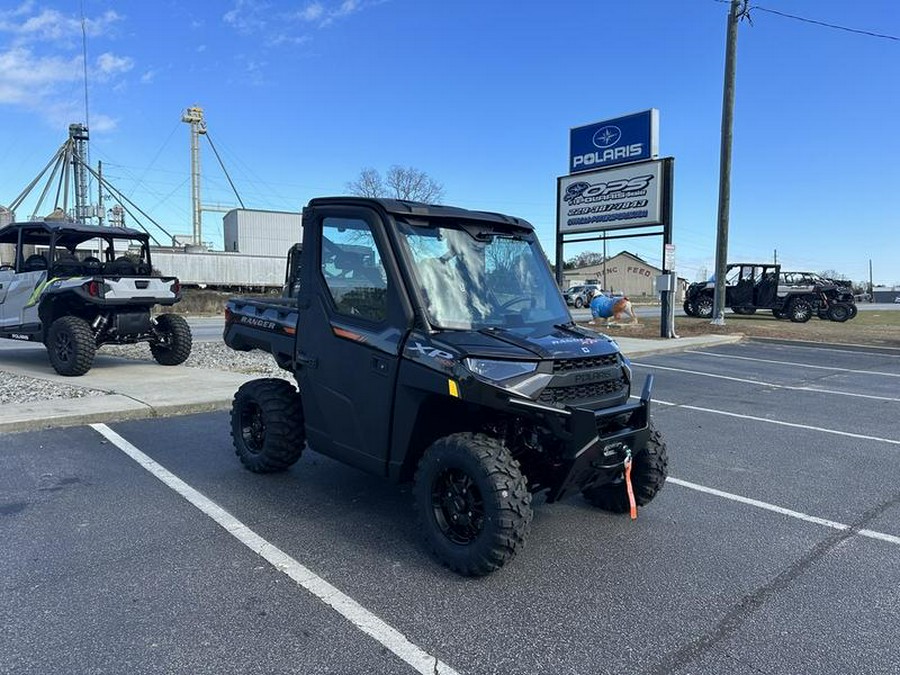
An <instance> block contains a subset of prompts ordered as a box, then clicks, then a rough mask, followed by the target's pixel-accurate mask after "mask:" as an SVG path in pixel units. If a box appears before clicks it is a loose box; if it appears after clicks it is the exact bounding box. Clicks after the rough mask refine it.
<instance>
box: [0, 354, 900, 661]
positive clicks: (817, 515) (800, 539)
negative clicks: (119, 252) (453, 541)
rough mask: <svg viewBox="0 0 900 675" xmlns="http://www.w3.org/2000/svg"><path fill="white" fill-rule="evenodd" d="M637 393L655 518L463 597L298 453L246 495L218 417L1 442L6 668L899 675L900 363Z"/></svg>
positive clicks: (780, 365)
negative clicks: (649, 397)
mask: <svg viewBox="0 0 900 675" xmlns="http://www.w3.org/2000/svg"><path fill="white" fill-rule="evenodd" d="M635 372H636V375H637V378H638V381H639V382H640V381H641V380H642V379H643V376H644V375H646V374H649V373H653V374H654V376H655V380H656V385H655V389H654V398H655V399H656V405H655V408H654V420H655V423H656V425H657V427H658V428H659V429H660V430H661V431H662V433H663V434H664V436H665V439H666V441H667V442H668V445H669V454H670V474H671V479H670V481H669V483H668V484H667V485H666V487H665V488H664V489H663V491H662V492H661V493H660V495H659V496H658V498H657V499H656V500H655V501H654V502H653V503H652V504H650V505H649V506H647V507H646V508H644V509H642V510H641V512H640V516H639V518H638V519H637V521H634V522H632V521H630V520H629V519H628V518H627V517H622V516H613V515H609V514H606V513H603V512H599V511H596V510H594V509H592V508H591V507H589V506H588V505H587V504H586V503H585V502H583V501H582V500H581V499H580V498H577V497H576V498H572V499H569V500H566V501H564V502H563V503H561V504H554V505H546V504H538V506H537V508H536V511H535V519H534V523H533V525H532V528H531V532H530V534H529V537H528V541H527V544H526V546H525V547H524V549H523V550H522V551H521V553H520V554H519V555H518V556H517V557H516V558H515V559H514V560H513V561H512V563H511V564H510V565H508V566H507V567H506V568H504V569H503V570H501V571H500V572H498V573H495V574H493V575H491V576H490V577H487V578H484V579H476V580H472V579H463V578H460V577H457V576H455V575H454V574H452V573H450V572H448V571H446V570H445V569H443V568H441V567H440V566H439V565H438V564H437V563H435V562H433V561H432V560H431V558H429V557H428V555H427V554H426V553H425V551H424V549H423V548H422V547H421V546H420V545H419V544H418V542H417V538H416V535H417V533H416V531H415V526H414V520H413V518H412V515H411V511H410V495H409V490H408V488H405V487H401V488H398V487H397V486H394V485H391V484H389V483H387V482H386V481H382V480H379V479H373V478H370V477H368V476H366V475H364V474H362V473H359V472H357V471H355V470H353V469H350V468H347V467H344V466H343V465H340V464H337V463H335V462H333V461H331V460H328V459H326V458H323V457H321V456H318V455H316V454H315V453H313V452H306V453H305V454H304V456H303V458H302V459H301V461H300V462H299V463H298V464H297V465H296V466H294V467H293V468H292V469H291V470H290V471H288V472H286V473H284V474H279V475H270V476H259V475H254V474H250V473H249V472H247V471H245V470H243V469H242V468H241V467H240V464H239V463H238V461H237V459H236V458H235V457H234V455H233V453H232V450H231V442H230V438H229V435H228V431H229V429H228V415H227V413H222V412H217V413H206V414H200V415H193V416H185V417H174V418H167V419H154V420H142V421H131V422H123V423H118V424H110V425H109V426H108V427H106V426H102V425H97V426H96V428H92V427H75V428H66V429H55V430H49V431H42V432H26V433H18V434H5V435H4V437H3V438H2V440H0V447H2V451H0V495H2V501H0V534H2V542H3V545H2V547H0V565H2V568H3V569H4V571H5V574H4V575H3V577H2V581H0V606H2V607H3V608H4V614H5V617H4V622H3V631H2V633H0V673H41V674H50V673H74V672H78V673H121V672H128V673H242V674H243V673H354V674H356V673H407V672H409V673H412V672H422V673H434V672H439V673H453V672H458V673H469V674H473V675H474V674H481V673H485V674H487V673H498V674H499V673H504V674H506V673H523V674H524V673H547V674H550V673H553V674H557V673H584V674H587V673H591V674H596V673H652V674H663V673H677V674H684V675H687V674H688V673H692V674H698V673H704V674H705V673H773V674H774V673H816V674H817V675H823V674H827V673H834V674H838V673H841V674H844V673H897V672H900V650H898V649H897V644H900V611H898V609H897V608H898V607H900V425H898V421H897V420H898V417H900V386H898V385H900V354H897V353H896V352H893V353H873V352H860V351H852V350H850V349H847V348H841V347H809V346H797V345H777V344H760V343H754V342H745V343H740V344H734V345H727V346H720V347H715V348H707V349H702V350H696V351H688V352H684V353H680V354H669V355H659V356H649V357H644V358H640V359H637V360H636V364H635ZM104 434H105V435H104ZM120 439H121V440H120ZM123 450H127V451H128V452H130V453H131V454H130V455H129V454H126V452H125V451H123ZM135 451H139V453H140V454H138V452H135ZM136 459H137V460H139V461H136ZM139 462H140V463H139ZM162 467H164V470H163V469H162ZM178 490H180V492H181V494H180V493H179V492H178ZM182 494H183V495H185V496H182ZM189 499H190V501H189ZM223 510H224V511H223ZM298 582H299V583H298ZM325 582H328V584H330V585H326V584H325Z"/></svg>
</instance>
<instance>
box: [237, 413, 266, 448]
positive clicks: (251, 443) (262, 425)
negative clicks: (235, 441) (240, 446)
mask: <svg viewBox="0 0 900 675" xmlns="http://www.w3.org/2000/svg"><path fill="white" fill-rule="evenodd" d="M241 438H242V439H243V441H244V447H246V448H247V450H249V451H250V452H251V453H253V454H254V455H257V454H259V453H260V452H262V449H263V444H264V443H265V442H266V422H265V420H264V419H263V412H262V408H260V407H259V406H258V405H257V404H255V403H248V404H247V405H245V406H244V408H243V410H241Z"/></svg>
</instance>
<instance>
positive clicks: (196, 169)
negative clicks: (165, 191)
mask: <svg viewBox="0 0 900 675" xmlns="http://www.w3.org/2000/svg"><path fill="white" fill-rule="evenodd" d="M181 121H182V122H186V123H187V124H190V125H191V210H192V212H193V222H194V233H193V237H192V239H193V242H194V244H196V245H197V246H200V245H201V244H203V232H202V227H201V221H200V218H201V216H200V213H201V209H200V134H205V133H206V122H205V121H204V119H203V108H201V107H199V106H193V107H191V108H188V109H187V110H185V111H184V114H182V116H181Z"/></svg>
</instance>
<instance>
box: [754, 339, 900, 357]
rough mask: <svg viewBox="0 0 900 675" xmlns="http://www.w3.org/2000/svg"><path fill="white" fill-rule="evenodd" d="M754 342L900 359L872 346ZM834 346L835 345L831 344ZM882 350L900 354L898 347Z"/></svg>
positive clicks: (762, 340) (770, 341)
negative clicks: (836, 346)
mask: <svg viewBox="0 0 900 675" xmlns="http://www.w3.org/2000/svg"><path fill="white" fill-rule="evenodd" d="M753 341H757V344H765V343H771V345H772V346H773V347H787V348H789V349H807V350H814V351H817V352H837V353H839V354H855V355H856V356H877V357H879V358H881V357H885V358H889V359H900V353H897V354H888V353H886V352H885V351H877V352H876V351H872V345H855V344H848V345H847V346H848V347H861V349H836V348H834V347H820V346H819V345H810V344H790V342H789V341H788V342H782V341H779V340H778V339H773V340H769V339H768V338H755V339H753ZM831 344H834V343H831ZM878 349H881V350H888V349H890V350H892V351H895V352H900V349H897V348H896V347H878Z"/></svg>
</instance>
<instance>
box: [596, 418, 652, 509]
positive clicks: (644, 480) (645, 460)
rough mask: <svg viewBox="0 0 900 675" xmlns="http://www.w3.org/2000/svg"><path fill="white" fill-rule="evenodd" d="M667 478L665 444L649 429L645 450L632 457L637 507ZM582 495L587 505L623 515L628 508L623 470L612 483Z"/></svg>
mask: <svg viewBox="0 0 900 675" xmlns="http://www.w3.org/2000/svg"><path fill="white" fill-rule="evenodd" d="M668 475H669V456H668V450H667V449H666V444H665V443H664V442H663V440H662V437H661V436H660V434H659V432H658V431H657V430H656V429H654V428H653V427H652V426H651V427H650V438H649V439H648V441H647V447H646V448H644V450H642V451H641V452H639V453H638V454H636V455H635V456H634V460H633V464H632V466H631V486H632V489H633V490H634V500H635V501H636V502H637V504H638V506H645V505H646V504H649V503H650V502H651V501H653V498H654V497H656V495H657V493H658V492H659V491H660V490H661V489H662V487H663V485H665V482H666V477H667V476H668ZM582 494H583V495H584V498H585V499H587V500H588V501H589V502H590V503H591V504H593V505H594V506H596V507H597V508H600V509H603V510H604V511H611V512H612V513H627V512H628V511H629V509H630V508H631V504H630V502H629V501H628V488H627V487H626V486H625V472H624V470H623V472H622V475H621V476H619V477H618V478H617V479H616V480H614V481H613V482H612V483H607V484H606V485H600V486H598V487H591V488H587V489H586V490H584V491H583V493H582Z"/></svg>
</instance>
